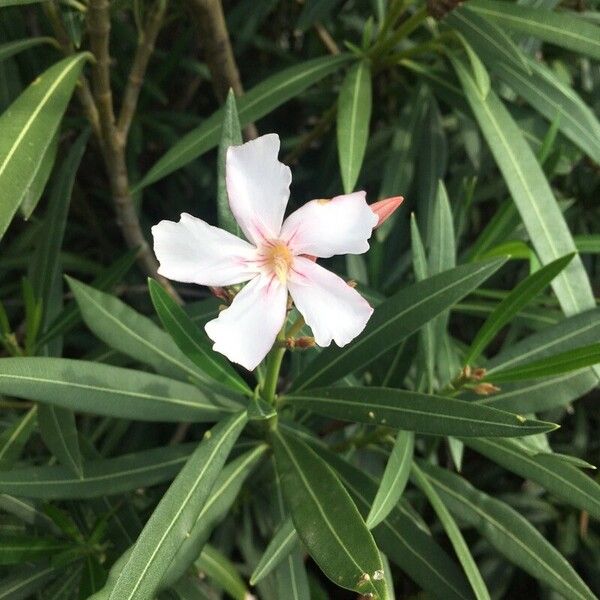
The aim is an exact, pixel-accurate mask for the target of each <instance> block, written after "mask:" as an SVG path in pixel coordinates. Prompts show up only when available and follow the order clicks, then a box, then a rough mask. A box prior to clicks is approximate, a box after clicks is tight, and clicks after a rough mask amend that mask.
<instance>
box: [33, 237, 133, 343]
mask: <svg viewBox="0 0 600 600" xmlns="http://www.w3.org/2000/svg"><path fill="white" fill-rule="evenodd" d="M136 256H137V249H136V248H134V249H133V250H129V251H128V252H126V253H125V254H123V256H121V257H119V258H118V259H117V260H115V262H114V263H112V264H111V265H110V266H108V267H107V268H106V269H103V270H102V271H101V273H100V274H99V275H98V276H97V277H96V278H95V279H94V280H93V281H92V284H91V287H93V288H95V289H99V290H104V291H106V290H109V289H111V288H112V287H113V286H114V285H116V284H117V283H118V282H119V281H122V279H123V277H125V275H126V274H127V272H128V271H129V269H130V268H131V267H132V266H133V264H134V263H135V261H136ZM80 320H81V317H80V313H79V308H78V307H77V304H76V303H75V302H74V301H71V302H70V303H69V304H67V305H66V306H65V307H64V308H63V309H62V310H61V312H60V313H59V314H58V315H57V316H56V317H55V318H54V319H53V320H52V322H51V323H50V324H49V325H48V327H47V329H46V331H45V332H44V333H43V334H42V335H40V337H39V339H38V346H43V345H44V344H46V343H47V342H49V341H50V340H53V339H54V338H55V337H56V336H58V335H61V334H64V333H66V332H67V331H69V330H70V329H72V328H73V327H74V326H75V325H76V324H77V323H79V321H80Z"/></svg>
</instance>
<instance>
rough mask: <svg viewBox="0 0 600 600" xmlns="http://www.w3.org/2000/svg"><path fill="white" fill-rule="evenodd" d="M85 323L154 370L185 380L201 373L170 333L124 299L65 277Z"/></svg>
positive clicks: (98, 334) (128, 354) (200, 375)
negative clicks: (128, 304)
mask: <svg viewBox="0 0 600 600" xmlns="http://www.w3.org/2000/svg"><path fill="white" fill-rule="evenodd" d="M67 281H68V282H69V286H70V287H71V290H72V291H73V295H74V296H75V300H76V301H77V304H78V305H79V309H80V310H81V316H82V317H83V320H84V321H85V323H86V325H87V326H88V327H89V328H90V329H91V330H92V331H93V332H94V334H95V335H97V336H98V337H99V338H100V339H101V340H102V341H103V342H105V343H106V344H108V345H109V346H110V347H111V348H114V349H115V350H118V351H119V352H122V353H123V354H126V355H127V356H131V357H132V358H134V359H136V360H139V361H140V362H143V363H145V364H148V365H150V366H151V367H152V368H153V369H154V370H155V371H156V372H157V373H160V374H161V375H166V376H168V377H176V378H177V379H183V380H185V381H188V380H189V379H190V377H192V378H196V379H198V378H200V379H202V377H203V373H202V371H200V370H199V369H198V367H197V366H196V365H195V364H194V363H193V362H192V361H191V360H189V359H188V358H187V357H186V356H185V355H184V354H183V353H182V352H181V350H180V349H179V348H178V347H177V344H175V342H174V341H173V340H172V339H171V337H170V336H169V335H168V334H167V333H165V332H164V331H162V329H160V328H159V327H158V326H157V325H156V324H155V323H153V322H152V321H151V320H150V319H149V318H148V317H145V316H144V315H142V314H140V313H138V312H137V311H135V310H133V308H131V307H129V306H127V304H125V303H124V302H122V301H121V300H119V299H118V298H116V297H115V296H111V295H110V294H106V293H104V292H101V291H99V290H96V289H94V288H93V287H91V286H89V285H85V284H84V283H81V282H80V281H77V280H75V279H72V278H70V277H68V278H67Z"/></svg>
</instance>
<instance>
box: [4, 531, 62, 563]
mask: <svg viewBox="0 0 600 600" xmlns="http://www.w3.org/2000/svg"><path fill="white" fill-rule="evenodd" d="M72 545H73V544H72V542H69V541H66V540H59V539H55V538H40V537H32V536H24V535H23V536H10V535H0V565H17V564H20V563H26V562H30V561H34V560H40V559H41V558H46V557H50V556H53V555H55V554H58V553H59V552H64V551H65V550H67V549H69V548H70V547H72Z"/></svg>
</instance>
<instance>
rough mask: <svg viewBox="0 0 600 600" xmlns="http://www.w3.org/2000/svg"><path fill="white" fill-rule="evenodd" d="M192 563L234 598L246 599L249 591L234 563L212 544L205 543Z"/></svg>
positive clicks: (235, 599)
mask: <svg viewBox="0 0 600 600" xmlns="http://www.w3.org/2000/svg"><path fill="white" fill-rule="evenodd" d="M194 565H195V566H196V568H197V569H198V570H199V571H200V572H201V573H204V574H205V575H206V576H207V577H208V579H209V581H212V582H213V583H214V584H216V585H217V587H219V588H221V589H222V590H224V591H225V592H226V593H227V594H228V595H229V596H231V597H232V598H233V599H234V600H248V596H250V592H249V590H248V588H247V587H246V584H245V583H244V581H243V580H242V578H241V577H240V575H239V573H238V572H237V569H236V567H235V565H234V564H233V563H232V562H231V561H230V560H229V559H228V558H227V557H226V556H225V555H224V554H222V553H221V552H219V551H218V550H217V549H216V548H215V547H214V546H211V545H210V544H206V546H204V549H203V550H202V553H201V554H200V556H199V557H198V560H196V562H195V563H194Z"/></svg>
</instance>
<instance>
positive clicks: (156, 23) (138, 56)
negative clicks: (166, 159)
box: [117, 0, 167, 139]
mask: <svg viewBox="0 0 600 600" xmlns="http://www.w3.org/2000/svg"><path fill="white" fill-rule="evenodd" d="M166 8H167V2H166V0H159V1H158V3H157V4H156V7H155V8H154V9H153V10H152V12H151V13H150V16H149V17H148V21H147V23H146V26H145V28H144V30H143V31H142V32H141V33H140V37H139V40H138V47H137V50H136V53H135V56H134V58H133V63H132V65H131V70H130V72H129V78H128V80H127V85H126V87H125V91H124V93H123V101H122V103H121V112H120V113H119V120H118V122H117V130H118V132H119V135H120V136H121V137H122V138H123V139H127V134H128V133H129V127H130V126H131V121H132V120H133V116H134V114H135V110H136V108H137V102H138V98H139V95H140V91H141V89H142V84H143V82H144V76H145V75H146V69H147V68H148V62H149V61H150V57H151V56H152V52H153V51H154V44H155V43H156V38H157V37H158V33H159V31H160V29H161V27H162V24H163V20H164V16H165V11H166Z"/></svg>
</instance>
